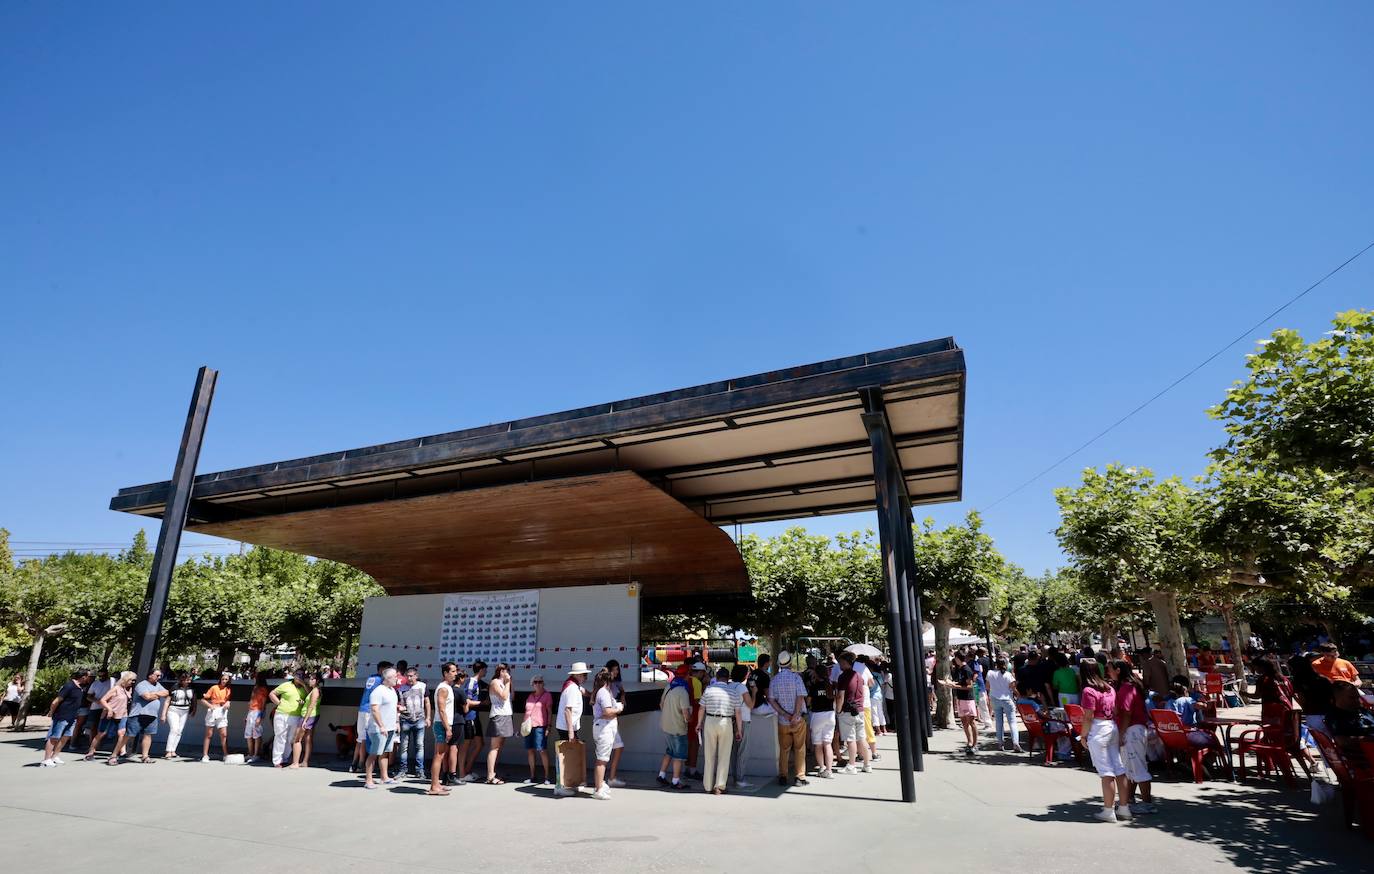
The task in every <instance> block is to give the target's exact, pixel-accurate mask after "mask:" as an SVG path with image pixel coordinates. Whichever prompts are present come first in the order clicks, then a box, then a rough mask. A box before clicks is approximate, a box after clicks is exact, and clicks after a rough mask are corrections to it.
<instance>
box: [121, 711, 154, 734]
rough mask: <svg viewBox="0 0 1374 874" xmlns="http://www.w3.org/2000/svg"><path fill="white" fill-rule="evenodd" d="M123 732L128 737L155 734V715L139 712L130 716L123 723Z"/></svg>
mask: <svg viewBox="0 0 1374 874" xmlns="http://www.w3.org/2000/svg"><path fill="white" fill-rule="evenodd" d="M124 733H125V735H127V736H128V737H139V736H140V735H145V734H149V735H155V734H157V717H156V716H147V715H144V714H139V715H138V716H130V717H129V718H128V719H127V720H126V721H125V724H124Z"/></svg>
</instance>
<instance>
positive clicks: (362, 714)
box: [357, 710, 372, 737]
mask: <svg viewBox="0 0 1374 874" xmlns="http://www.w3.org/2000/svg"><path fill="white" fill-rule="evenodd" d="M371 724H372V714H371V713H368V712H367V711H366V710H359V711H358V724H357V728H358V737H367V727H368V726H369V725H371Z"/></svg>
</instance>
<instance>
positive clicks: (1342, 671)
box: [1312, 643, 1360, 686]
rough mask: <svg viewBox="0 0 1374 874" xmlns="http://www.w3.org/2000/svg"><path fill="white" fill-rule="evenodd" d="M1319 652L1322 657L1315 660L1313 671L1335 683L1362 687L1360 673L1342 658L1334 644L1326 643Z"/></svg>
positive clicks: (1318, 649) (1320, 647) (1318, 648)
mask: <svg viewBox="0 0 1374 874" xmlns="http://www.w3.org/2000/svg"><path fill="white" fill-rule="evenodd" d="M1317 651H1318V652H1320V653H1321V655H1320V656H1318V657H1317V658H1316V659H1314V660H1313V662H1312V670H1314V671H1316V672H1317V673H1319V674H1321V675H1322V676H1323V677H1325V678H1326V679H1328V680H1330V681H1331V682H1333V683H1334V682H1336V681H1337V680H1344V681H1346V682H1347V683H1350V684H1352V685H1355V686H1359V685H1360V672H1359V671H1357V670H1355V666H1354V665H1352V664H1351V663H1350V662H1348V661H1346V660H1345V659H1343V658H1340V652H1339V651H1338V650H1337V649H1336V645H1335V644H1334V643H1324V644H1322V645H1321V646H1319V647H1317Z"/></svg>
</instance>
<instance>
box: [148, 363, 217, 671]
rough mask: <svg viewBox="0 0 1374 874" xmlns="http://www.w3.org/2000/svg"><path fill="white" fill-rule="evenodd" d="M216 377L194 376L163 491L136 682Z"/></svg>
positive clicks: (186, 505)
mask: <svg viewBox="0 0 1374 874" xmlns="http://www.w3.org/2000/svg"><path fill="white" fill-rule="evenodd" d="M218 377H219V371H217V370H211V369H210V368H208V367H202V368H201V369H200V371H199V372H198V373H197V374H196V387H195V390H194V391H193V392H192V393H191V408H190V410H189V411H187V413H186V427H185V428H184V429H182V432H181V446H180V448H179V449H177V462H176V467H175V468H173V471H172V481H171V487H170V489H169V490H168V492H167V506H166V507H165V508H164V509H163V511H162V528H161V529H160V530H159V531H158V534H157V551H156V552H154V553H153V570H152V573H150V574H149V575H148V592H147V594H146V595H144V597H143V631H142V632H141V633H140V634H139V637H138V640H137V642H136V643H135V645H134V666H133V669H134V671H135V672H136V673H137V674H138V676H139V679H142V678H143V677H146V676H148V672H149V671H151V670H152V669H153V663H154V661H155V660H156V658H157V644H158V638H159V637H160V636H161V634H162V616H163V613H165V612H166V610H167V595H168V593H170V592H171V589H172V572H173V571H174V570H175V569H176V564H177V551H178V550H179V549H180V548H181V531H182V529H183V528H185V527H186V511H187V510H188V509H190V506H191V487H192V486H193V485H194V482H195V478H196V462H197V461H199V460H200V446H201V442H202V441H203V440H204V439H205V422H206V420H207V419H209V418H210V401H211V399H213V398H214V396H215V380H216V379H217V378H218Z"/></svg>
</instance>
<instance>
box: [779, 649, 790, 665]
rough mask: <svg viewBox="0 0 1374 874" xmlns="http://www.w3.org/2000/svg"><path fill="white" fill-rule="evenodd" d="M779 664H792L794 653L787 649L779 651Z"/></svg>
mask: <svg viewBox="0 0 1374 874" xmlns="http://www.w3.org/2000/svg"><path fill="white" fill-rule="evenodd" d="M778 664H779V665H782V666H786V665H790V664H792V653H790V652H788V651H787V650H783V651H782V652H780V653H778Z"/></svg>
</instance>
